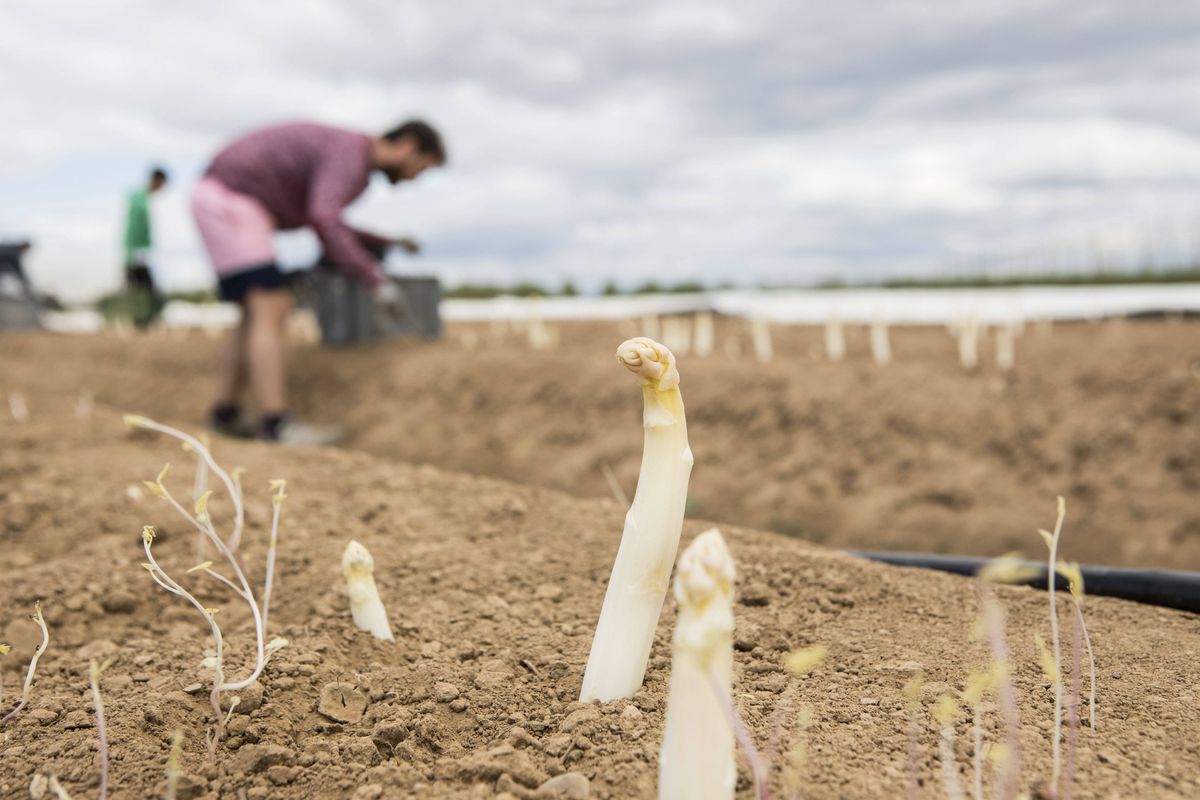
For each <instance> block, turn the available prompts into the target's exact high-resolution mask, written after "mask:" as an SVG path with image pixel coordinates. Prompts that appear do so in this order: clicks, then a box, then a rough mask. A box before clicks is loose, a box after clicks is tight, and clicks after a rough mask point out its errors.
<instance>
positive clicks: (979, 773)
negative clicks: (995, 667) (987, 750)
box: [962, 672, 992, 800]
mask: <svg viewBox="0 0 1200 800" xmlns="http://www.w3.org/2000/svg"><path fill="white" fill-rule="evenodd" d="M991 680H992V676H991V675H990V674H989V673H987V672H980V673H976V674H974V675H972V676H971V677H970V678H968V679H967V685H966V687H965V688H964V689H963V691H962V699H963V702H965V703H966V704H967V705H968V706H969V707H970V709H971V722H972V725H971V733H972V744H973V745H974V753H973V755H972V759H971V765H972V768H973V771H974V783H973V787H972V788H973V793H974V797H975V800H983V709H982V706H983V695H984V693H985V692H986V691H987V690H988V688H989V686H990V684H991Z"/></svg>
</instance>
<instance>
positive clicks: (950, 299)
mask: <svg viewBox="0 0 1200 800" xmlns="http://www.w3.org/2000/svg"><path fill="white" fill-rule="evenodd" d="M696 311H715V312H718V313H720V314H726V315H729V316H738V317H747V318H756V319H762V320H765V321H767V322H772V323H792V324H813V325H816V324H824V323H825V322H827V321H829V320H831V319H836V320H839V321H840V322H842V323H847V324H871V323H877V322H880V321H882V322H886V323H887V324H889V325H927V324H944V323H954V322H960V321H965V320H974V321H976V322H978V323H981V324H989V325H1000V324H1006V323H1016V322H1021V321H1023V320H1038V319H1054V320H1071V319H1096V318H1099V317H1109V316H1126V315H1132V314H1145V313H1155V312H1167V313H1172V312H1178V313H1182V312H1196V313H1200V283H1181V284H1145V285H1142V284H1132V285H1124V286H1022V287H1016V288H995V289H990V288H989V289H831V290H816V289H812V290H788V291H751V290H732V291H714V292H703V293H697V294H666V295H633V296H620V297H548V298H520V297H497V298H494V299H490V300H444V301H442V305H441V314H442V318H443V319H445V320H448V321H454V322H472V321H475V322H478V321H486V320H495V319H535V318H540V319H545V320H616V319H638V318H641V317H643V316H647V315H661V314H682V313H690V312H696Z"/></svg>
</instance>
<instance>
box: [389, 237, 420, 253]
mask: <svg viewBox="0 0 1200 800" xmlns="http://www.w3.org/2000/svg"><path fill="white" fill-rule="evenodd" d="M392 244H394V245H396V247H399V248H400V249H401V250H403V251H404V252H406V253H408V254H409V255H410V256H415V255H416V254H417V253H419V252H421V243H420V242H418V241H417V240H416V239H410V238H408V237H407V236H404V237H401V238H399V239H396V240H395V241H393V242H392Z"/></svg>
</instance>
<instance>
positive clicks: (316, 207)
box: [308, 152, 386, 287]
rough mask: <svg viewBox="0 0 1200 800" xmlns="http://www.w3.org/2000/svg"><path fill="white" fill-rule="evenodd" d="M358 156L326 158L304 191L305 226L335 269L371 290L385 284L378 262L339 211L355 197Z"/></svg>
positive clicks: (340, 154) (338, 154) (339, 154)
mask: <svg viewBox="0 0 1200 800" xmlns="http://www.w3.org/2000/svg"><path fill="white" fill-rule="evenodd" d="M359 158H361V156H360V154H358V153H353V152H332V153H328V154H326V156H325V158H324V159H323V160H322V162H321V165H320V167H318V169H317V173H316V175H315V176H313V182H312V185H311V186H310V187H309V190H308V222H309V224H310V225H312V227H313V230H314V231H316V234H317V236H318V237H319V238H320V239H321V244H323V245H324V246H325V253H326V255H327V256H328V257H329V258H330V259H331V260H332V261H333V262H334V263H335V264H337V265H338V266H339V267H341V268H342V269H344V270H346V271H347V272H349V273H350V274H352V275H354V276H355V277H356V278H358V279H359V280H361V281H363V282H364V283H366V284H368V285H370V286H372V287H374V286H379V285H380V284H382V283H384V282H385V281H386V277H385V276H384V274H383V269H382V268H381V267H380V265H379V262H378V261H377V260H376V259H375V257H374V256H372V255H371V253H370V252H369V251H368V249H367V248H366V247H365V246H364V245H363V242H362V241H361V240H360V239H359V235H358V232H356V231H355V230H354V229H353V228H351V227H350V226H349V225H347V224H346V223H345V222H343V221H342V209H343V208H345V207H346V206H347V205H348V204H349V203H350V202H351V201H352V200H354V198H355V197H357V196H358V191H359V188H360V187H359V185H358V183H357V177H356V176H357V175H358V174H359V170H360V168H359V167H358V166H357V163H356V162H357V161H358V159H359Z"/></svg>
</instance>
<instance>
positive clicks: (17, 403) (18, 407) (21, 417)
mask: <svg viewBox="0 0 1200 800" xmlns="http://www.w3.org/2000/svg"><path fill="white" fill-rule="evenodd" d="M8 410H9V411H11V412H12V418H13V419H14V420H16V421H17V422H20V423H22V424H24V423H26V422H29V405H28V404H27V403H26V402H25V395H23V394H21V393H20V392H9V393H8Z"/></svg>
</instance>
